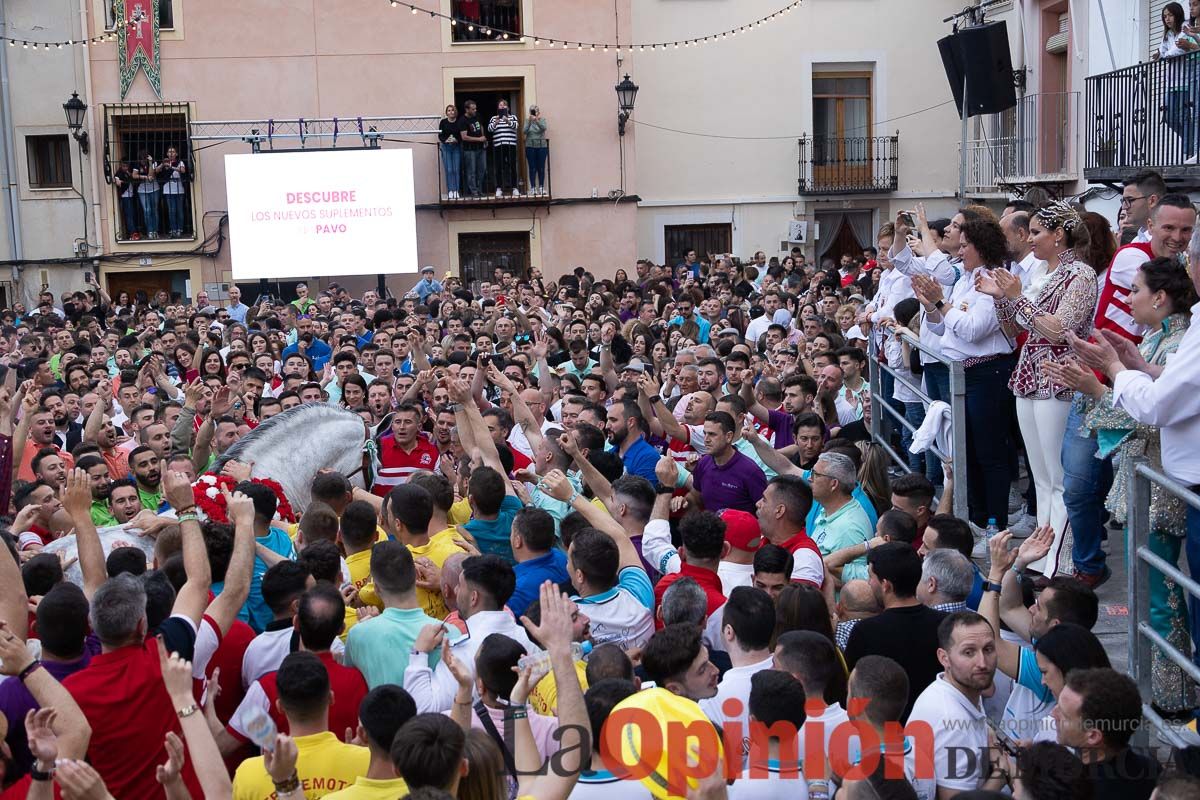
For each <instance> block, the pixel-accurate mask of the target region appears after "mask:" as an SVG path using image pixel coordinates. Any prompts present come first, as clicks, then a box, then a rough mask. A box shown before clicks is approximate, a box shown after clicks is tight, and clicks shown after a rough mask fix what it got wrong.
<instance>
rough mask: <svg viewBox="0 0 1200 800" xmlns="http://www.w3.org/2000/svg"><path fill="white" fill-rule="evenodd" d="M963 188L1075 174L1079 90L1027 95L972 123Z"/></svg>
mask: <svg viewBox="0 0 1200 800" xmlns="http://www.w3.org/2000/svg"><path fill="white" fill-rule="evenodd" d="M972 126H973V127H972V129H973V131H974V134H973V138H972V139H971V140H970V141H968V142H967V191H968V192H971V193H973V194H987V193H991V192H996V191H1000V190H1003V189H1006V188H1010V187H1017V186H1028V185H1031V184H1038V183H1073V182H1075V181H1076V180H1078V179H1079V154H1078V151H1079V146H1078V141H1077V140H1078V136H1077V131H1078V130H1079V92H1047V93H1042V94H1031V95H1026V96H1025V97H1022V98H1021V99H1020V100H1018V101H1017V105H1016V107H1014V108H1010V109H1008V110H1007V111H1004V112H1001V113H999V114H988V115H986V116H983V117H980V118H978V119H976V120H974V121H973V122H972Z"/></svg>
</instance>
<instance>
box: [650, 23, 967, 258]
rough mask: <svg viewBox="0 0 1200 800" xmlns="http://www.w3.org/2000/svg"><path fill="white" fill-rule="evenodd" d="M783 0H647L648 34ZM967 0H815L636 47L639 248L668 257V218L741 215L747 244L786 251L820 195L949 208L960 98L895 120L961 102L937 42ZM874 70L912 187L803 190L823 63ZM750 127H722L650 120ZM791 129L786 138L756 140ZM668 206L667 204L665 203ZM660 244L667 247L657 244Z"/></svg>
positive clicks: (838, 202)
mask: <svg viewBox="0 0 1200 800" xmlns="http://www.w3.org/2000/svg"><path fill="white" fill-rule="evenodd" d="M782 5H783V4H782V3H780V2H779V0H738V2H737V3H732V2H650V3H639V4H637V5H636V6H635V7H634V37H635V39H638V40H652V39H662V38H675V37H681V36H688V35H702V34H705V33H708V32H711V31H716V30H722V29H727V28H730V27H732V26H734V25H737V24H739V23H744V22H746V21H748V20H751V19H754V18H757V17H761V16H765V15H766V14H769V13H771V12H772V11H775V10H777V9H778V8H779V7H781V6H782ZM961 7H962V2H961V0H920V2H910V1H909V0H905V1H904V2H898V1H897V0H806V2H805V3H804V5H802V6H801V7H800V8H798V9H796V10H794V11H792V12H790V13H788V14H786V15H784V16H782V17H779V18H777V19H776V20H774V21H772V22H771V23H769V24H766V25H763V26H761V27H759V28H756V29H754V30H752V31H747V32H745V33H741V34H739V35H738V36H736V37H731V38H728V39H726V40H723V41H720V42H717V43H711V44H706V45H703V46H701V47H693V48H681V49H679V50H674V49H669V50H667V51H665V52H664V51H661V50H657V51H654V52H653V53H651V52H649V51H647V52H645V53H635V54H634V56H633V59H632V63H631V66H630V68H629V71H630V72H631V74H633V75H634V79H635V80H636V81H637V82H638V83H639V85H641V86H642V90H641V93H640V94H639V96H638V103H637V106H638V107H637V110H636V111H635V114H634V118H635V119H636V120H638V121H639V122H641V123H647V124H642V125H637V126H635V127H636V132H637V137H638V181H639V190H640V194H641V196H642V198H643V200H644V202H643V204H642V207H641V208H640V209H639V211H638V232H637V241H638V251H639V253H640V254H642V255H646V256H648V257H656V258H658V257H661V253H662V249H663V242H662V225H663V224H664V222H663V220H664V218H667V217H670V221H669V222H666V223H665V224H698V223H705V222H712V221H730V220H731V219H732V221H733V223H734V227H733V240H734V250H735V252H736V253H738V254H747V255H748V254H750V253H752V252H753V251H754V250H756V249H763V250H765V251H767V252H768V253H774V252H775V251H776V249H777V248H778V244H779V241H780V239H781V238H782V234H783V233H785V232H786V229H787V221H788V220H790V219H793V218H796V217H798V218H802V219H811V218H812V213H813V211H814V210H815V209H816V207H818V206H822V207H824V206H829V205H832V207H834V208H839V209H840V208H842V207H843V204H844V203H850V204H851V206H850V207H852V208H858V209H862V208H870V209H872V210H873V211H874V212H875V214H876V216H877V217H878V216H883V217H887V216H890V215H891V214H892V213H893V212H894V210H896V209H897V208H908V207H911V204H912V203H913V202H915V201H916V200H918V199H921V200H924V201H925V202H927V204H933V205H940V202H939V200H942V199H945V198H947V197H950V196H953V194H954V192H955V189H956V186H957V183H958V155H957V143H958V139H959V125H958V117H957V113H956V111H955V109H954V107H953V105H947V106H943V107H941V108H938V109H935V110H933V111H928V112H925V113H921V114H916V115H914V116H910V117H907V118H905V119H897V120H895V121H891V122H884V121H885V120H890V119H893V118H896V117H900V116H902V115H905V114H909V113H911V112H913V111H917V110H919V109H923V108H926V107H928V106H932V105H935V104H937V103H939V102H942V101H944V100H948V99H950V91H949V87H948V86H947V84H946V79H945V73H944V71H943V69H942V66H941V60H940V57H939V55H938V51H937V45H936V40H937V39H938V38H940V37H941V36H943V35H946V34H948V33H949V26H948V25H947V26H943V25H942V24H941V22H940V20H941V19H942V18H943V17H945V16H947V15H948V14H949V13H952V12H954V11H956V10H958V9H960V8H961ZM821 71H825V72H830V71H871V72H872V73H873V85H872V89H873V92H872V93H873V98H872V111H871V116H872V121H873V122H874V123H875V124H874V125H873V130H872V135H874V136H886V135H892V134H895V133H896V132H897V131H899V135H900V170H899V191H897V192H895V193H891V194H881V195H875V196H866V197H862V196H857V197H848V198H832V199H831V200H830V201H829V202H828V203H824V202H823V203H816V202H815V201H814V200H813V199H812V198H801V197H800V196H799V195H798V194H797V179H798V174H799V170H798V158H799V150H798V145H797V141H796V139H797V137H798V136H799V135H800V134H802V133H809V134H811V133H812V132H813V109H812V100H811V87H812V76H813V73H814V72H821ZM650 124H652V125H656V126H661V127H668V128H674V129H677V130H681V131H689V132H699V133H705V134H719V135H722V136H727V137H745V138H744V139H736V138H709V137H701V136H692V135H686V134H682V133H674V132H670V131H663V130H659V129H657V128H652V127H649V125H650ZM775 136H784V137H786V138H782V139H764V138H754V137H775ZM664 206H665V207H664ZM656 254H657V255H656Z"/></svg>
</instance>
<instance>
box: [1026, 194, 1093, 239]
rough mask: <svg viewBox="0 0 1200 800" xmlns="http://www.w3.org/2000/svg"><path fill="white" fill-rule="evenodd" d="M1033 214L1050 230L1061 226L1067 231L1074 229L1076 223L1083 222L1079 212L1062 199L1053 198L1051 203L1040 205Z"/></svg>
mask: <svg viewBox="0 0 1200 800" xmlns="http://www.w3.org/2000/svg"><path fill="white" fill-rule="evenodd" d="M1034 216H1035V217H1036V218H1037V220H1038V222H1040V223H1042V224H1043V225H1045V226H1046V227H1047V228H1049V229H1050V230H1056V229H1058V228H1062V229H1063V230H1064V231H1067V232H1068V233H1069V232H1070V231H1073V230H1075V226H1076V225H1082V224H1083V218H1082V217H1080V216H1079V212H1078V211H1076V210H1075V209H1074V208H1073V207H1072V206H1071V204H1070V203H1067V202H1066V201H1064V200H1055V201H1054V202H1053V203H1050V204H1048V205H1045V206H1042V207H1041V208H1040V209H1038V212H1037V214H1035V215H1034Z"/></svg>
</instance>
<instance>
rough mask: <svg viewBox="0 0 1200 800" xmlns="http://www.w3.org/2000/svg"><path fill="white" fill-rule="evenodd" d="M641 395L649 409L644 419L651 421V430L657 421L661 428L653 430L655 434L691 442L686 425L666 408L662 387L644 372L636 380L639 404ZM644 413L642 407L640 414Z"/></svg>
mask: <svg viewBox="0 0 1200 800" xmlns="http://www.w3.org/2000/svg"><path fill="white" fill-rule="evenodd" d="M643 397H645V398H646V402H647V405H648V406H649V408H650V411H651V415H650V416H647V417H646V419H647V420H648V421H650V423H651V424H650V428H651V431H653V430H654V424H655V423H657V424H658V427H659V428H660V429H661V433H659V432H657V431H654V432H655V433H656V434H657V435H659V436H665V437H667V438H669V439H674V440H675V441H677V442H683V443H684V444H690V443H691V440H692V435H691V432H690V431H689V430H688V429H687V427H686V426H684V425H681V424H680V423H679V420H677V419H675V415H674V414H672V413H671V410H670V409H669V408H667V405H666V403H664V402H663V397H662V389H661V388H659V385H658V383H657V382H655V380H654V378H651V377H650V376H649V375H645V374H643V375H642V377H641V379H640V380H639V381H638V405H639V406H640V405H641V403H642V398H643ZM645 413H646V412H645V410H644V409H643V410H642V414H645Z"/></svg>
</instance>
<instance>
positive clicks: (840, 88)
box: [812, 73, 871, 164]
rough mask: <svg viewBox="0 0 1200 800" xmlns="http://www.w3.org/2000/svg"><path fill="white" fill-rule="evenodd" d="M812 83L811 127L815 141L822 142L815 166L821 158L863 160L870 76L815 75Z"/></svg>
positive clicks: (868, 129) (869, 101)
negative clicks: (814, 134) (822, 140)
mask: <svg viewBox="0 0 1200 800" xmlns="http://www.w3.org/2000/svg"><path fill="white" fill-rule="evenodd" d="M812 84H813V128H814V130H815V132H816V136H817V139H818V140H821V139H824V141H825V144H824V145H818V158H817V163H818V164H819V163H821V160H822V157H824V159H825V160H826V161H836V160H863V159H865V158H866V157H867V155H868V154H867V152H866V146H865V141H866V137H869V136H870V135H871V76H870V75H867V74H853V73H847V74H846V75H835V76H824V75H814V76H813V82H812ZM856 139H857V140H858V141H856ZM822 149H823V150H824V152H823V153H822V152H821V151H822Z"/></svg>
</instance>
